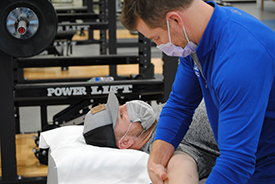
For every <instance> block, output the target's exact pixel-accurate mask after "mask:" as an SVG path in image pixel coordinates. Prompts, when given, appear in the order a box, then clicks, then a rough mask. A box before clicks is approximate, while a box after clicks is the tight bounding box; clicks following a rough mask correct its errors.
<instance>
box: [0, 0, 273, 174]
mask: <svg viewBox="0 0 275 184" xmlns="http://www.w3.org/2000/svg"><path fill="white" fill-rule="evenodd" d="M231 5H232V6H233V7H237V8H240V9H242V10H244V11H246V12H248V13H250V14H252V15H253V16H255V17H256V18H258V19H259V20H261V21H264V20H275V2H273V1H265V2H264V10H263V11H262V10H261V0H257V2H241V3H240V2H238V3H237V2H231ZM274 24H275V23H274ZM117 28H118V31H117V35H118V34H122V36H121V37H124V38H125V37H127V38H128V37H130V38H135V36H133V35H131V34H129V32H128V31H127V30H125V29H124V28H123V26H122V25H121V23H120V22H119V17H118V19H117ZM76 39H80V38H79V37H78V38H76ZM137 52H138V48H127V49H126V48H118V49H117V53H118V54H137ZM73 55H76V56H85V55H99V46H97V45H95V44H92V45H73ZM161 56H162V54H161V52H160V51H159V50H158V49H157V48H152V62H153V63H154V64H155V73H162V62H161V59H160V58H161ZM134 67H135V66H133V68H134ZM133 68H131V69H130V68H129V67H128V68H127V67H126V68H123V67H122V68H121V70H120V71H119V72H121V73H123V72H125V70H127V71H128V70H129V69H130V70H131V71H133V72H135V71H136V69H133ZM132 69H133V70H132ZM99 70H105V71H108V68H107V69H106V68H105V69H98V68H93V67H91V68H90V67H85V68H83V67H82V68H77V67H76V68H69V70H68V71H65V72H63V71H61V69H60V68H50V69H49V68H42V69H41V68H40V69H28V70H25V74H24V76H25V77H26V78H28V79H35V78H37V79H38V78H45V77H52V76H55V77H62V78H64V77H68V76H70V75H76V76H78V75H83V74H85V73H94V72H98V71H99ZM105 71H103V73H104V72H105ZM64 107H65V106H51V107H49V108H48V120H49V121H50V120H51V119H52V116H53V115H54V114H56V113H57V112H59V111H60V110H62V109H63V108H64ZM40 124H41V123H40V109H39V108H38V107H21V108H20V130H21V132H22V135H17V136H16V141H17V142H16V143H17V160H18V161H17V162H18V165H21V168H18V173H19V174H20V175H23V176H32V177H33V176H45V175H47V167H46V166H41V165H40V166H39V163H38V161H37V159H36V158H35V157H34V154H33V153H32V148H33V147H35V144H34V141H33V139H32V136H33V135H34V133H36V132H37V131H38V130H40V129H41V125H40ZM23 134H24V135H23ZM27 162H28V163H27ZM0 174H1V173H0Z"/></svg>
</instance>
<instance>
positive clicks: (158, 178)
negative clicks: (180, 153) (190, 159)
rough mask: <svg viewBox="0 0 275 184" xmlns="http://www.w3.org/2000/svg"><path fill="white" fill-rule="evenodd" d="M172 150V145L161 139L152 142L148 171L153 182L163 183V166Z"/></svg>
mask: <svg viewBox="0 0 275 184" xmlns="http://www.w3.org/2000/svg"><path fill="white" fill-rule="evenodd" d="M174 151H175V149H174V146H172V145H171V144H170V143H168V142H165V141H162V140H156V141H154V143H153V144H152V150H151V153H150V158H149V161H148V173H149V176H150V178H151V181H152V182H153V184H163V181H164V180H166V179H167V173H166V169H165V168H166V166H167V163H168V161H169V160H170V158H171V156H172V155H173V153H174Z"/></svg>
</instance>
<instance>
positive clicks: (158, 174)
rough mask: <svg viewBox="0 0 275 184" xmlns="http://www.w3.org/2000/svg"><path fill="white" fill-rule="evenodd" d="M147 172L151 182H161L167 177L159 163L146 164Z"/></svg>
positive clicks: (160, 183)
mask: <svg viewBox="0 0 275 184" xmlns="http://www.w3.org/2000/svg"><path fill="white" fill-rule="evenodd" d="M148 172H149V176H150V178H151V181H152V182H153V184H163V181H164V180H166V179H167V173H166V169H165V168H164V167H163V166H162V165H161V164H152V165H151V166H149V164H148Z"/></svg>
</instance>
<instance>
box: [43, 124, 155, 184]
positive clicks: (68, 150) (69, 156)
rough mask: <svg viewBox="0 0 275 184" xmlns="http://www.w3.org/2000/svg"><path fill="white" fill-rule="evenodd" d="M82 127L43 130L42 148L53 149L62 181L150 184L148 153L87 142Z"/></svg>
mask: <svg viewBox="0 0 275 184" xmlns="http://www.w3.org/2000/svg"><path fill="white" fill-rule="evenodd" d="M82 131H83V126H77V125H76V126H66V127H61V128H56V129H53V130H50V131H47V132H43V133H41V136H40V143H39V147H40V148H50V149H51V156H52V157H53V159H54V161H55V163H56V169H57V175H58V183H59V184H88V183H89V184H149V183H151V181H150V179H149V176H148V173H147V166H146V165H147V161H148V158H149V155H148V154H147V153H144V152H141V151H137V150H119V149H113V148H101V147H96V146H90V145H87V144H86V143H85V141H84V138H83V136H82Z"/></svg>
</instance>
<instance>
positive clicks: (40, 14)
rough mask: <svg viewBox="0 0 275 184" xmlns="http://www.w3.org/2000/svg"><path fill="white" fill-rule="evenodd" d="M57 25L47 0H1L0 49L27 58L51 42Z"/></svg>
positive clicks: (54, 14) (55, 15) (55, 17)
mask: <svg viewBox="0 0 275 184" xmlns="http://www.w3.org/2000/svg"><path fill="white" fill-rule="evenodd" d="M57 26H58V19H57V14H56V11H55V9H54V7H53V5H52V3H51V2H50V1H49V0H4V1H1V6H0V40H1V41H0V50H2V51H3V52H5V53H6V54H8V55H11V56H14V57H31V56H34V55H37V54H39V53H41V52H42V51H44V50H45V49H46V48H47V47H48V46H49V45H50V44H52V43H53V41H54V38H55V35H56V32H57Z"/></svg>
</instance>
